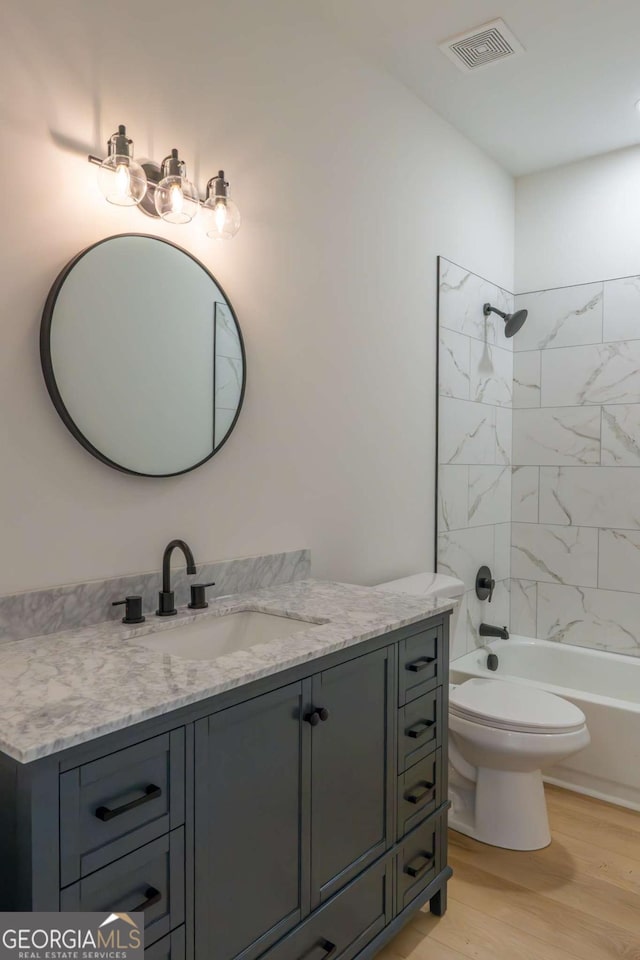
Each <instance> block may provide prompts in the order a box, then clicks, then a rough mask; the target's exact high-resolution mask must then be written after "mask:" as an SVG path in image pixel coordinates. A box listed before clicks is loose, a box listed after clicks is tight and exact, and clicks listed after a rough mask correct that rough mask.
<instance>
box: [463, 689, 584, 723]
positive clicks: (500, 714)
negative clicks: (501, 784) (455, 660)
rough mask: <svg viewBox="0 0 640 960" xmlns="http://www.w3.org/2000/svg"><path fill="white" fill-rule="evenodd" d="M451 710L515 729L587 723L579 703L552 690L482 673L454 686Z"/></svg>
mask: <svg viewBox="0 0 640 960" xmlns="http://www.w3.org/2000/svg"><path fill="white" fill-rule="evenodd" d="M449 711H450V713H451V714H452V715H453V716H456V717H460V719H463V720H467V721H469V722H471V723H477V724H480V725H481V726H485V727H494V728H496V729H499V730H509V731H512V732H513V733H544V734H561V733H569V732H571V731H573V730H579V729H581V728H582V727H584V725H585V723H586V718H585V715H584V714H583V712H582V710H580V709H579V707H576V706H575V704H573V703H570V702H569V701H568V700H563V699H562V697H557V696H556V695H555V694H553V693H547V692H546V691H544V690H536V689H535V688H534V687H527V686H524V685H521V684H518V683H514V682H513V681H511V680H488V679H484V678H481V677H474V678H472V679H471V680H466V681H465V682H464V683H461V684H460V685H459V686H457V687H454V688H453V689H452V690H451V692H450V697H449Z"/></svg>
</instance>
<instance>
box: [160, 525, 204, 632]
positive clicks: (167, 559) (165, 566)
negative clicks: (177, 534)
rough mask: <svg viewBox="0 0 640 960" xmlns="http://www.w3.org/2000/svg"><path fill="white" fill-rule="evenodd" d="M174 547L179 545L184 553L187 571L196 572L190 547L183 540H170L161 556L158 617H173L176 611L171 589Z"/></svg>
mask: <svg viewBox="0 0 640 960" xmlns="http://www.w3.org/2000/svg"><path fill="white" fill-rule="evenodd" d="M176 547H179V548H180V549H181V550H182V552H183V553H184V557H185V560H186V561H187V573H190V574H193V573H195V572H196V562H195V560H194V559H193V554H192V553H191V548H190V547H189V545H188V544H186V543H185V542H184V540H172V541H171V543H168V544H167V545H166V547H165V548H164V555H163V557H162V590H161V591H160V593H159V594H158V609H157V610H156V614H157V616H159V617H173V616H175V614H176V613H177V612H178V611H177V610H176V604H175V595H174V592H173V590H172V589H171V554H172V553H173V551H174V550H175V548H176Z"/></svg>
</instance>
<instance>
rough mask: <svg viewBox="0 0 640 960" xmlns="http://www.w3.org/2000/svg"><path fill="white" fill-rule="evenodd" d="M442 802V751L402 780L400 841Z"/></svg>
mask: <svg viewBox="0 0 640 960" xmlns="http://www.w3.org/2000/svg"><path fill="white" fill-rule="evenodd" d="M441 803H442V751H441V750H440V748H438V749H437V750H435V752H434V753H431V754H429V756H428V757H425V758H424V759H423V760H420V761H419V762H418V763H415V764H414V765H413V766H412V767H409V769H408V770H405V772H404V773H402V774H400V776H399V777H398V824H397V828H398V829H397V837H398V840H400V839H401V838H402V837H403V836H404V835H405V833H408V832H409V831H410V830H412V829H413V828H414V827H415V826H417V825H418V824H419V823H420V821H421V820H424V818H425V817H427V816H429V814H431V813H433V811H434V810H436V809H437V808H438V807H439V806H440V804H441Z"/></svg>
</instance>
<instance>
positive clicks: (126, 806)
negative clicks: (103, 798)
mask: <svg viewBox="0 0 640 960" xmlns="http://www.w3.org/2000/svg"><path fill="white" fill-rule="evenodd" d="M161 796H162V790H161V789H160V787H156V785H155V783H150V784H149V786H148V787H145V788H144V794H143V795H142V796H141V797H138V799H137V800H132V801H131V802H130V803H123V804H122V806H121V807H114V808H113V810H112V809H111V808H110V807H98V809H97V810H96V817H97V818H98V820H105V821H106V820H113V818H114V817H119V816H120V815H121V814H123V813H128V812H129V810H135V808H136V807H141V806H142V804H143V803H149V801H150V800H157V799H158V797H161Z"/></svg>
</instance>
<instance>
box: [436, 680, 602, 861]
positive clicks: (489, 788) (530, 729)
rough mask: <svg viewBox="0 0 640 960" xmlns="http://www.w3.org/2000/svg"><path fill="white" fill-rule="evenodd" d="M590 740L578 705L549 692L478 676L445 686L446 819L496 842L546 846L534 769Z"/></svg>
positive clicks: (546, 825)
mask: <svg viewBox="0 0 640 960" xmlns="http://www.w3.org/2000/svg"><path fill="white" fill-rule="evenodd" d="M589 742H590V737H589V731H588V730H587V725H586V721H585V716H584V714H583V713H582V711H581V710H580V709H579V708H578V707H576V706H575V705H574V704H573V703H569V701H567V700H563V699H562V698H561V697H557V696H555V695H554V694H551V693H546V692H545V691H542V690H535V689H533V688H530V687H525V686H524V685H521V684H518V683H515V682H513V681H507V680H485V679H482V678H477V677H476V678H473V679H471V680H467V681H466V682H465V683H462V684H460V685H459V686H452V687H451V688H450V691H449V773H450V782H449V798H450V800H451V810H450V812H449V826H450V827H451V828H452V829H454V830H458V831H459V832H460V833H464V834H466V835H467V836H470V837H473V838H474V839H476V840H481V841H482V842H483V843H488V844H491V845H492V846H495V847H506V848H507V849H509V850H539V849H540V848H542V847H546V846H547V845H548V844H549V843H550V841H551V834H550V832H549V820H548V817H547V805H546V802H545V796H544V787H543V782H542V773H541V771H542V769H543V768H544V767H549V766H552V765H553V764H555V763H559V762H560V761H561V760H563V759H565V758H566V757H568V756H570V755H571V754H572V753H576V752H577V751H578V750H582V749H584V747H586V746H588V745H589Z"/></svg>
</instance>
